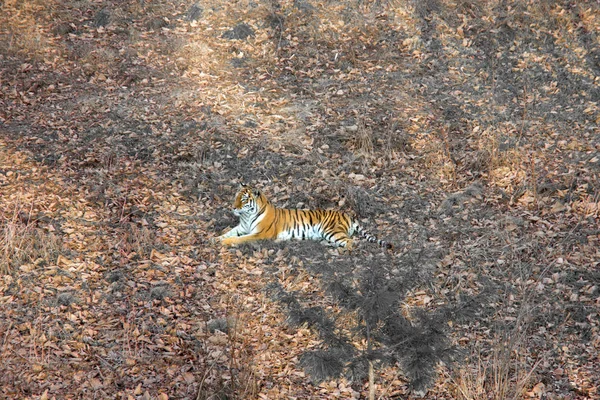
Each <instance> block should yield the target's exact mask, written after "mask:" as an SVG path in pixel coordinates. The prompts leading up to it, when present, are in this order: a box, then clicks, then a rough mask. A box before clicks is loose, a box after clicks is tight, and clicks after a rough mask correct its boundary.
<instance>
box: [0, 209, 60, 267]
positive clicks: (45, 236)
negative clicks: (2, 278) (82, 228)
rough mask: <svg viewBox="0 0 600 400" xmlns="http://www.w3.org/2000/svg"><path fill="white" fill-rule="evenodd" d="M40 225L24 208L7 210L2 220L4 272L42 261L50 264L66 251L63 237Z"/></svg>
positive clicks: (0, 254)
mask: <svg viewBox="0 0 600 400" xmlns="http://www.w3.org/2000/svg"><path fill="white" fill-rule="evenodd" d="M7 214H8V215H7ZM36 225H37V224H36V222H35V221H32V220H31V216H30V215H29V214H28V213H26V212H24V211H23V209H22V208H21V207H15V209H14V210H13V211H12V212H8V213H3V215H2V216H1V221H0V273H2V274H10V273H13V272H15V268H20V267H22V266H23V265H25V264H30V263H37V262H39V260H42V261H43V262H44V263H48V262H53V261H55V260H56V259H57V257H58V255H59V254H60V253H61V251H62V243H61V242H60V240H59V238H58V237H56V235H54V234H53V233H52V232H50V231H48V230H46V229H43V228H40V227H38V226H36Z"/></svg>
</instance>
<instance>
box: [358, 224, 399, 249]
mask: <svg viewBox="0 0 600 400" xmlns="http://www.w3.org/2000/svg"><path fill="white" fill-rule="evenodd" d="M356 232H358V234H359V235H360V236H361V237H363V238H365V239H366V240H367V241H368V242H371V243H377V244H378V245H379V246H381V247H383V248H384V249H388V250H392V249H393V248H394V246H392V244H391V243H388V242H386V241H385V240H381V239H378V238H377V236H375V235H373V234H371V233H369V232H367V231H366V230H365V229H364V228H363V227H362V226H360V225H358V224H356Z"/></svg>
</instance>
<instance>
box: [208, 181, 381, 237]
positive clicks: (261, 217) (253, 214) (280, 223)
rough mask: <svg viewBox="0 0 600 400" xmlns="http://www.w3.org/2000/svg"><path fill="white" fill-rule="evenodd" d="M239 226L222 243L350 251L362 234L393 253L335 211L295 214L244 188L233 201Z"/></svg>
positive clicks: (352, 220) (292, 210)
mask: <svg viewBox="0 0 600 400" xmlns="http://www.w3.org/2000/svg"><path fill="white" fill-rule="evenodd" d="M233 212H234V214H236V215H237V216H239V217H240V223H239V224H238V225H237V226H236V227H235V228H233V229H231V230H230V231H229V232H227V233H225V234H224V235H222V236H220V237H219V239H220V240H221V242H222V243H223V244H225V245H233V244H239V243H244V242H247V241H254V240H261V239H275V240H278V241H280V240H289V239H300V240H306V239H310V240H320V241H322V240H326V241H328V242H330V243H331V244H332V245H334V246H338V247H345V248H347V249H351V248H352V245H353V240H352V238H351V236H352V235H353V234H354V233H359V234H360V235H361V236H362V237H364V238H366V239H367V241H369V242H373V243H377V244H379V245H380V246H382V247H385V248H388V249H390V248H391V247H392V246H391V244H389V243H387V242H385V241H383V240H379V239H377V238H376V237H375V236H373V235H371V234H369V233H367V232H366V231H365V230H364V229H363V228H362V227H361V226H360V225H359V224H358V222H357V221H355V220H354V219H353V218H352V217H351V216H350V215H348V214H346V213H343V212H340V211H335V210H295V209H283V208H276V207H274V206H273V205H272V204H271V203H270V202H269V201H268V200H267V198H266V197H265V195H264V194H262V193H261V192H260V191H258V190H253V189H252V188H250V187H249V186H246V185H242V188H241V189H240V191H239V192H238V194H237V196H236V199H235V201H234V210H233Z"/></svg>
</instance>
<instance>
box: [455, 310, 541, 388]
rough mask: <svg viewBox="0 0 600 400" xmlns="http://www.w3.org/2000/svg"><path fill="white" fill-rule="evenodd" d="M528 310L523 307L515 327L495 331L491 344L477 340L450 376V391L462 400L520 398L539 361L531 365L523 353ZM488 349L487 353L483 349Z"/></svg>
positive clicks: (529, 314) (529, 313)
mask: <svg viewBox="0 0 600 400" xmlns="http://www.w3.org/2000/svg"><path fill="white" fill-rule="evenodd" d="M530 318H531V310H528V309H526V307H523V309H522V310H521V313H520V315H519V317H518V318H517V320H516V321H515V323H514V327H512V328H511V329H508V330H506V331H502V332H499V333H497V334H496V335H495V336H494V337H493V338H492V343H493V344H492V345H491V346H490V345H488V344H483V343H476V344H475V346H474V347H472V351H471V354H470V355H469V356H468V358H467V361H466V362H465V363H464V367H463V368H461V369H460V370H458V371H457V372H456V374H455V376H454V377H453V382H452V391H453V392H454V393H455V398H456V399H461V400H478V399H489V400H508V399H513V400H516V399H520V398H523V397H524V395H525V391H526V389H527V388H528V387H529V386H530V385H531V383H532V377H533V373H534V371H535V370H536V368H537V366H538V365H539V363H540V362H541V361H542V360H541V359H538V360H537V361H535V362H534V363H533V365H532V362H531V361H530V360H526V359H525V357H524V356H523V355H524V354H526V348H527V346H528V342H527V331H528V326H529V324H528V320H529V319H530ZM488 348H491V351H490V352H489V353H488V354H486V353H485V349H488Z"/></svg>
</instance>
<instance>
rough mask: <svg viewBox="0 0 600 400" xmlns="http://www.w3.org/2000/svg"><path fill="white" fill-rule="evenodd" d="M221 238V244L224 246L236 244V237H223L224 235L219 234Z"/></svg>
mask: <svg viewBox="0 0 600 400" xmlns="http://www.w3.org/2000/svg"><path fill="white" fill-rule="evenodd" d="M219 240H220V241H221V244H222V245H223V246H233V245H234V244H236V243H237V242H236V241H235V238H232V237H228V238H226V237H223V236H219Z"/></svg>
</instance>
